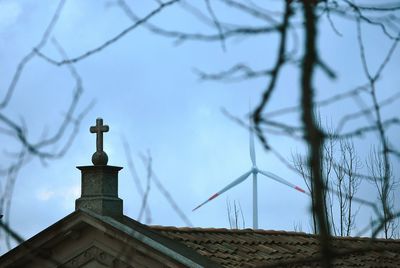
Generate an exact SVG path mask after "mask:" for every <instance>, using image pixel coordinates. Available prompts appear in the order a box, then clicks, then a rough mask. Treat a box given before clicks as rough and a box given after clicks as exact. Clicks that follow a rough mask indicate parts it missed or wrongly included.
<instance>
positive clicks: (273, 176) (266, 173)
mask: <svg viewBox="0 0 400 268" xmlns="http://www.w3.org/2000/svg"><path fill="white" fill-rule="evenodd" d="M258 172H259V173H261V174H263V175H264V176H266V177H268V178H271V179H273V180H274V181H277V182H280V183H282V184H285V185H286V186H289V187H291V188H293V189H295V190H297V191H299V192H301V193H303V194H306V195H310V194H309V193H308V192H306V191H305V190H303V189H302V188H301V187H299V186H297V185H294V184H293V183H290V182H288V181H287V180H285V179H283V178H281V177H279V176H277V175H275V174H273V173H271V172H267V171H263V170H258Z"/></svg>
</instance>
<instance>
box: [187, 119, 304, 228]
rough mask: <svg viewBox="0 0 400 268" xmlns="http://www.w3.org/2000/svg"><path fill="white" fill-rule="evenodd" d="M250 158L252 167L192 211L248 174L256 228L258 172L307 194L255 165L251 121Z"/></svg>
mask: <svg viewBox="0 0 400 268" xmlns="http://www.w3.org/2000/svg"><path fill="white" fill-rule="evenodd" d="M249 143H250V144H249V145H250V159H251V163H252V167H251V169H250V170H249V171H247V172H246V173H244V174H243V175H241V176H240V177H239V178H237V179H236V180H234V181H233V182H231V183H230V184H228V185H227V186H225V187H224V188H222V189H221V190H220V191H219V192H217V193H215V194H213V195H212V196H211V197H210V198H208V199H207V200H206V201H204V202H203V203H201V204H200V205H198V206H197V207H195V208H194V209H193V210H192V211H195V210H196V209H198V208H200V207H201V206H203V205H204V204H206V203H208V202H210V201H211V200H213V199H214V198H216V197H217V196H220V195H221V194H223V193H224V192H226V191H228V190H229V189H231V188H233V187H235V186H236V185H238V184H239V183H241V182H243V181H245V180H246V179H247V178H248V177H249V176H250V175H253V229H258V196H257V192H258V189H257V174H258V173H260V174H261V175H264V176H266V177H268V178H270V179H272V180H274V181H277V182H280V183H282V184H284V185H286V186H289V187H291V188H293V189H295V190H297V191H299V192H301V193H303V194H307V195H309V194H308V193H307V192H306V191H304V190H303V189H302V188H300V187H299V186H296V185H294V184H292V183H290V182H289V181H287V180H285V179H283V178H281V177H279V176H277V175H275V174H273V173H271V172H268V171H263V170H260V169H258V167H257V163H256V153H255V150H254V134H253V125H252V123H250V142H249Z"/></svg>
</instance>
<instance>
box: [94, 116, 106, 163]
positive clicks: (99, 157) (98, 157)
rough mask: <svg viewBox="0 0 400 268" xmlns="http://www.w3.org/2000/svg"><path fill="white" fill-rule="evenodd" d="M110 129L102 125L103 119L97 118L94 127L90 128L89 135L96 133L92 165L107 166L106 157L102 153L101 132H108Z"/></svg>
mask: <svg viewBox="0 0 400 268" xmlns="http://www.w3.org/2000/svg"><path fill="white" fill-rule="evenodd" d="M109 129H110V128H109V127H108V126H107V125H103V119H102V118H97V119H96V125H95V126H91V127H90V133H96V152H95V153H94V154H93V156H92V163H93V165H107V162H108V156H107V154H106V153H105V152H104V151H103V132H108V130H109Z"/></svg>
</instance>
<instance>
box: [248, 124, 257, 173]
mask: <svg viewBox="0 0 400 268" xmlns="http://www.w3.org/2000/svg"><path fill="white" fill-rule="evenodd" d="M249 133H250V158H251V163H252V164H253V166H256V153H255V150H254V133H253V120H251V119H250V127H249Z"/></svg>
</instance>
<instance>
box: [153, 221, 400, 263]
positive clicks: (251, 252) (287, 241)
mask: <svg viewBox="0 0 400 268" xmlns="http://www.w3.org/2000/svg"><path fill="white" fill-rule="evenodd" d="M150 229H152V230H153V231H156V232H158V233H161V234H162V235H164V236H166V237H168V238H170V239H173V240H175V241H179V242H180V243H182V244H184V245H185V246H187V247H189V248H191V249H193V250H195V251H196V252H198V253H199V254H201V255H203V256H205V257H207V258H209V259H211V260H212V261H214V262H216V263H218V264H220V265H222V266H224V267H258V266H266V265H274V264H281V265H280V266H282V267H320V265H319V262H318V256H319V242H318V236H316V235H311V234H306V233H296V232H285V231H267V230H252V229H244V230H229V229H216V228H177V227H164V226H150ZM332 244H333V248H334V249H335V250H337V251H338V252H339V253H341V254H340V255H339V257H337V258H336V259H335V260H334V266H335V267H389V268H391V267H400V240H390V239H388V240H386V239H376V240H372V239H370V238H360V237H355V238H354V237H352V238H351V237H335V238H333V240H332ZM284 262H287V263H286V265H284Z"/></svg>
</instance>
